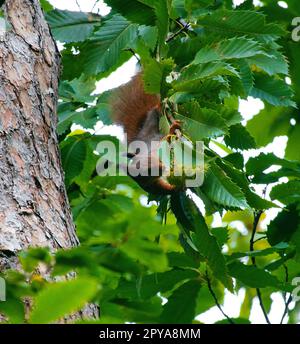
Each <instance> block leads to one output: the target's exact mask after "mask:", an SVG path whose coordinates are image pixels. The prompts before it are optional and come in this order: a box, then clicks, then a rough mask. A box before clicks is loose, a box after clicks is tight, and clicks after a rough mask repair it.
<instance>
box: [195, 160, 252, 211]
mask: <svg viewBox="0 0 300 344" xmlns="http://www.w3.org/2000/svg"><path fill="white" fill-rule="evenodd" d="M202 189H203V191H204V192H205V193H206V194H207V195H208V196H209V197H210V199H211V200H213V201H214V202H216V203H218V204H221V205H223V206H225V207H233V208H247V207H248V204H247V201H246V198H245V195H244V194H243V192H242V190H241V189H240V188H239V187H238V185H236V184H235V183H233V182H232V180H231V179H230V178H229V177H228V176H227V175H226V174H225V173H224V171H222V169H221V168H220V167H219V166H217V165H216V164H215V163H212V164H211V165H210V168H209V170H208V172H207V174H206V176H205V178H204V184H203V187H202Z"/></svg>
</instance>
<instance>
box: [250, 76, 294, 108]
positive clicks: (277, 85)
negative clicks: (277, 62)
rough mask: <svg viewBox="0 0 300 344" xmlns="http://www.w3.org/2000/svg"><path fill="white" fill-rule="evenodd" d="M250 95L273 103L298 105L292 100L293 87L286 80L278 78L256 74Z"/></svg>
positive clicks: (277, 104) (276, 104)
mask: <svg viewBox="0 0 300 344" xmlns="http://www.w3.org/2000/svg"><path fill="white" fill-rule="evenodd" d="M250 95H251V96H252V97H254V98H260V99H262V100H265V101H267V102H268V103H269V104H271V105H275V106H293V107H296V103H295V102H294V101H293V100H292V97H293V91H292V89H291V88H290V86H289V85H287V84H286V83H285V81H283V80H281V79H278V78H271V77H269V76H266V75H259V74H256V75H255V81H254V87H253V88H252V89H251V92H250Z"/></svg>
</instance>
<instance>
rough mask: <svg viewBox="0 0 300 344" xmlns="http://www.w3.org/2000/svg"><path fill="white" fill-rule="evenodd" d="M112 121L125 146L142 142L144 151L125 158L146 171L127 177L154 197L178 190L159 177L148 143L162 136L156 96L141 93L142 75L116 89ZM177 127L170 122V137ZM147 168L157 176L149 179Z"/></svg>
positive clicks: (155, 157) (156, 160)
mask: <svg viewBox="0 0 300 344" xmlns="http://www.w3.org/2000/svg"><path fill="white" fill-rule="evenodd" d="M111 108H112V118H113V120H114V121H115V123H116V124H119V125H121V126H122V127H123V129H124V132H125V133H126V134H127V141H128V142H127V143H128V145H129V144H130V143H132V142H134V141H143V142H144V143H146V146H147V151H146V152H138V153H137V152H135V153H129V154H128V157H130V158H132V161H133V162H134V161H135V159H138V161H139V164H140V168H141V169H142V170H143V169H144V171H147V172H149V173H147V175H137V176H133V175H132V174H131V173H130V171H129V175H130V176H131V177H132V178H133V179H134V180H135V181H136V182H137V183H138V184H139V185H140V186H141V187H142V188H143V189H144V190H145V191H147V192H150V193H152V194H157V195H166V194H171V193H173V192H175V191H177V190H178V186H176V185H172V184H170V183H169V182H168V181H167V179H166V178H164V177H163V176H162V171H163V170H164V166H163V163H162V162H161V161H160V159H159V157H158V153H157V150H153V146H152V147H151V143H152V142H154V141H156V142H157V141H161V140H162V139H163V138H164V136H163V135H162V134H161V133H160V131H159V118H160V116H161V104H160V97H159V96H158V95H153V94H147V93H146V92H145V91H144V83H143V79H142V74H141V73H139V74H137V75H136V76H135V77H133V78H132V80H131V81H130V82H128V83H127V84H125V85H123V86H121V87H119V88H118V90H117V91H116V92H115V94H114V97H113V100H112V102H111ZM179 128H180V124H179V122H178V121H174V123H173V124H172V125H171V128H170V135H173V134H174V132H175V130H176V129H179ZM151 166H152V167H153V166H154V167H156V168H157V170H158V171H159V174H158V176H157V175H156V176H151V173H150V172H151Z"/></svg>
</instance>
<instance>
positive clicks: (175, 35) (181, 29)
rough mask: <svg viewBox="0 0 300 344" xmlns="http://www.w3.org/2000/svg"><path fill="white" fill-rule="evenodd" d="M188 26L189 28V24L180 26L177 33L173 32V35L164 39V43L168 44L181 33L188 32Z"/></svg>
mask: <svg viewBox="0 0 300 344" xmlns="http://www.w3.org/2000/svg"><path fill="white" fill-rule="evenodd" d="M190 26H191V24H190V23H187V24H185V25H184V26H182V27H181V28H180V29H179V30H178V31H177V32H175V33H174V34H173V35H171V36H170V37H169V38H167V39H166V43H169V42H170V41H172V40H173V39H174V38H176V37H177V36H178V35H180V34H181V32H183V31H186V30H188V29H189V27H190Z"/></svg>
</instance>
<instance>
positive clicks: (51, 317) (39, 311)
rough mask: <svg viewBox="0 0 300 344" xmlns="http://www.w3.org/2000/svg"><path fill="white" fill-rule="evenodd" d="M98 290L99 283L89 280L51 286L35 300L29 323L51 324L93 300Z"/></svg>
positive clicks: (76, 280)
mask: <svg viewBox="0 0 300 344" xmlns="http://www.w3.org/2000/svg"><path fill="white" fill-rule="evenodd" d="M97 290H98V285H97V283H96V282H95V281H94V280H92V279H88V278H84V279H83V278H80V279H79V278H78V279H75V280H72V281H67V282H59V283H52V284H49V285H48V286H47V287H46V288H45V289H43V290H42V291H41V292H40V293H39V294H38V295H37V297H36V298H35V302H34V306H33V309H32V311H31V313H30V317H29V322H30V323H32V324H49V323H52V322H54V321H56V320H59V319H60V318H63V317H64V316H66V315H69V314H71V313H73V312H76V311H78V310H80V309H81V308H82V307H84V306H85V304H86V303H87V302H89V301H91V300H92V298H93V297H94V296H95V294H96V292H97ZM50 300H51V302H49V301H50Z"/></svg>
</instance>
